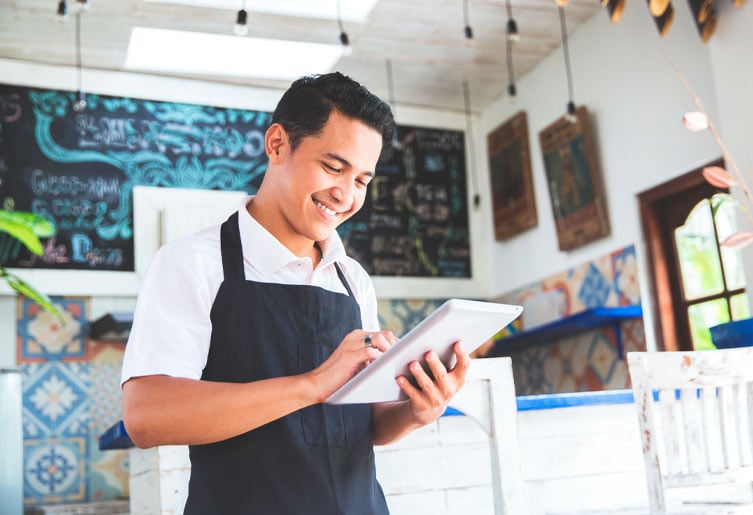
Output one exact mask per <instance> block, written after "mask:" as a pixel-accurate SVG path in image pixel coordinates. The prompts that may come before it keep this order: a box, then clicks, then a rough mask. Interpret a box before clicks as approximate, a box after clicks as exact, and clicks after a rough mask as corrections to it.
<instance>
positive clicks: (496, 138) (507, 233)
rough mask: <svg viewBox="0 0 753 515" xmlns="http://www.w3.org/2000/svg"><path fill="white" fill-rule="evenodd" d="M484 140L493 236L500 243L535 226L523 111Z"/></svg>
mask: <svg viewBox="0 0 753 515" xmlns="http://www.w3.org/2000/svg"><path fill="white" fill-rule="evenodd" d="M486 139H487V148H488V152H489V176H490V179H491V188H492V212H493V215H494V236H495V238H496V240H497V241H501V240H506V239H508V238H511V237H513V236H515V235H517V234H519V233H521V232H523V231H525V230H526V229H530V228H532V227H535V226H536V225H537V224H538V218H537V215H536V199H535V197H534V194H533V179H532V178H531V151H530V148H529V146H528V119H527V116H526V113H525V111H521V112H519V113H517V114H516V115H515V116H513V117H512V118H510V119H509V120H507V121H506V122H504V123H503V124H502V125H500V126H499V127H497V128H496V129H494V130H493V131H492V132H490V133H489V134H488V136H487V138H486Z"/></svg>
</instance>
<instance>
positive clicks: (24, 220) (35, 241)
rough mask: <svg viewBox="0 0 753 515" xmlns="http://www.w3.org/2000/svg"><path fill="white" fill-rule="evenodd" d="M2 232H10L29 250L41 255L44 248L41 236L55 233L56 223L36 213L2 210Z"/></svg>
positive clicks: (44, 236) (0, 216)
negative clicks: (40, 239)
mask: <svg viewBox="0 0 753 515" xmlns="http://www.w3.org/2000/svg"><path fill="white" fill-rule="evenodd" d="M0 232H5V233H8V234H10V235H11V236H13V237H14V238H16V239H17V240H19V241H20V242H21V243H23V244H24V245H25V246H26V248H27V249H29V251H31V252H33V253H34V254H36V255H38V256H41V255H42V253H43V252H44V249H43V248H42V242H41V241H39V238H47V237H49V236H52V235H53V234H55V225H54V224H53V223H52V222H50V221H49V220H47V219H46V218H45V217H43V216H41V215H38V214H36V213H26V212H23V211H5V210H0Z"/></svg>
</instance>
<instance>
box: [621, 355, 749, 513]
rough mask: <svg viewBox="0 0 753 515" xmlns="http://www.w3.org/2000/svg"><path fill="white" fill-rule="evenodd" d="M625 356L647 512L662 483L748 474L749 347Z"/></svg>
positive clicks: (655, 505) (656, 502)
mask: <svg viewBox="0 0 753 515" xmlns="http://www.w3.org/2000/svg"><path fill="white" fill-rule="evenodd" d="M627 358H628V367H629V370H630V379H631V381H632V387H633V395H634V398H635V406H636V410H637V414H638V422H639V425H640V431H641V441H642V445H643V455H644V460H645V466H646V481H647V484H648V493H649V504H650V508H651V513H664V512H665V511H666V501H665V497H664V491H665V489H666V488H671V487H682V486H696V485H710V484H715V483H721V482H731V481H742V480H750V478H751V477H753V476H752V473H753V456H752V455H751V449H752V448H753V445H752V439H753V431H752V430H753V387H752V384H753V348H751V347H743V348H735V349H725V350H711V351H689V352H629V353H628V355H627Z"/></svg>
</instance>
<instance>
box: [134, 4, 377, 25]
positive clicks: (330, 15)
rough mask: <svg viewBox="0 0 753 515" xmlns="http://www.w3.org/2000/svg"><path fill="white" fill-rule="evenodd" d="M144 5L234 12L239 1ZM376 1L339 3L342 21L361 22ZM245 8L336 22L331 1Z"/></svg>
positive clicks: (252, 5)
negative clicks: (204, 8)
mask: <svg viewBox="0 0 753 515" xmlns="http://www.w3.org/2000/svg"><path fill="white" fill-rule="evenodd" d="M146 1H147V2H154V3H162V4H180V5H190V6H196V7H210V8H212V9H227V10H229V11H237V10H238V9H240V8H241V5H242V4H241V2H240V1H239V0H146ZM376 2H377V0H348V1H347V2H343V1H341V2H340V9H341V11H342V19H343V20H344V21H349V22H355V23H363V22H364V21H366V18H368V16H369V13H371V10H372V9H373V8H374V4H376ZM245 9H246V10H247V11H248V12H249V14H251V15H253V13H267V14H280V15H283V16H299V17H301V18H320V19H324V20H336V19H337V2H336V1H335V0H319V1H313V0H275V1H274V2H270V1H269V0H246V7H245Z"/></svg>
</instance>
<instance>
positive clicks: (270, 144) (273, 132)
mask: <svg viewBox="0 0 753 515" xmlns="http://www.w3.org/2000/svg"><path fill="white" fill-rule="evenodd" d="M287 143H288V133H287V132H286V131H285V129H284V128H283V126H282V125H280V124H279V123H273V124H272V125H270V126H269V129H267V133H266V134H265V136H264V147H265V151H266V153H267V157H269V161H270V162H272V163H275V164H277V163H279V162H280V160H281V159H282V157H283V156H284V154H285V152H284V150H286V149H288V148H290V147H289V146H288V144H287Z"/></svg>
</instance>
